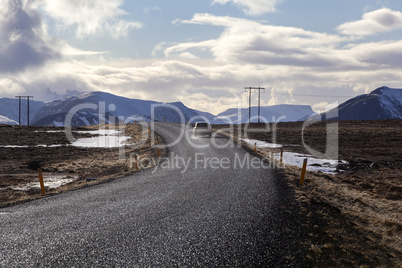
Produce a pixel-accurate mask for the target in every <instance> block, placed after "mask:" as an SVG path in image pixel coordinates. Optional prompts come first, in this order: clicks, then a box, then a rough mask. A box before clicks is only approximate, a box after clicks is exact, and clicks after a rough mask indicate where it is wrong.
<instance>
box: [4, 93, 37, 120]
mask: <svg viewBox="0 0 402 268" xmlns="http://www.w3.org/2000/svg"><path fill="white" fill-rule="evenodd" d="M44 105H45V104H44V103H43V102H41V101H35V100H32V99H30V100H29V123H30V124H32V123H33V122H34V117H35V114H36V113H37V112H38V110H39V109H40V108H42V107H43V106H44ZM18 107H19V100H18V99H11V98H0V115H1V116H3V117H4V118H3V120H1V121H0V122H8V120H11V121H9V122H11V123H12V122H16V124H18V114H19V111H18V109H19V108H18ZM27 110H28V102H27V100H26V99H21V124H24V125H26V124H27V121H28V120H27V114H28V113H27ZM5 118H7V119H5ZM11 123H0V124H11Z"/></svg>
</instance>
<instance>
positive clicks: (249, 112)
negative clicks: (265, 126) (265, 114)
mask: <svg viewBox="0 0 402 268" xmlns="http://www.w3.org/2000/svg"><path fill="white" fill-rule="evenodd" d="M244 89H245V90H248V93H249V103H248V121H249V122H250V118H251V91H252V90H253V89H258V123H260V96H261V89H262V90H265V88H263V87H245V88H244Z"/></svg>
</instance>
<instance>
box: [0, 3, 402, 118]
mask: <svg viewBox="0 0 402 268" xmlns="http://www.w3.org/2000/svg"><path fill="white" fill-rule="evenodd" d="M401 12H402V1H401V0H388V1H385V0H352V1H351V0H336V1H334V0H303V1H301V0H169V1H166V0H131V1H128V0H126V1H124V0H105V1H103V0H57V1H55V0H0V97H12V98H13V97H14V96H15V95H25V94H29V95H34V96H35V99H36V100H41V99H46V98H49V96H50V95H51V94H49V89H50V90H51V91H53V92H56V93H59V94H64V93H65V91H66V90H78V91H94V90H100V91H107V92H110V93H113V94H116V95H121V96H125V97H130V98H139V99H149V100H156V101H163V102H170V101H182V102H183V103H184V104H185V105H187V106H189V107H191V108H195V109H199V110H203V111H208V112H212V113H215V114H217V113H219V112H222V111H224V110H226V109H227V108H230V107H236V105H237V103H238V102H239V101H240V100H241V103H242V105H243V106H244V107H247V105H248V102H247V101H246V100H247V96H248V95H247V94H246V93H245V92H244V87H247V86H261V87H265V88H266V91H265V92H264V93H262V94H261V97H262V99H261V103H262V105H273V104H283V103H288V104H309V105H311V106H312V107H313V109H314V110H316V111H318V110H320V109H322V108H323V107H324V106H325V105H326V104H328V103H330V102H333V101H339V102H343V101H345V100H347V99H348V98H350V97H348V96H356V95H358V94H363V93H368V92H370V91H372V90H374V89H375V88H377V87H380V86H382V85H387V86H390V87H396V88H402V75H401V74H402V13H401ZM303 95H310V96H303ZM311 95H314V96H311ZM335 96H342V97H335ZM256 97H257V94H256V93H254V94H253V100H252V102H253V105H257V99H256Z"/></svg>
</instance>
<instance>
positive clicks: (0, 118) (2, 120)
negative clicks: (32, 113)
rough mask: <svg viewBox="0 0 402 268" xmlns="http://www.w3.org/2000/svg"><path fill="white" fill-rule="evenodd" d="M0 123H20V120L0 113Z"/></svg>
mask: <svg viewBox="0 0 402 268" xmlns="http://www.w3.org/2000/svg"><path fill="white" fill-rule="evenodd" d="M0 125H18V122H17V121H14V120H12V119H10V118H8V117H5V116H2V115H0Z"/></svg>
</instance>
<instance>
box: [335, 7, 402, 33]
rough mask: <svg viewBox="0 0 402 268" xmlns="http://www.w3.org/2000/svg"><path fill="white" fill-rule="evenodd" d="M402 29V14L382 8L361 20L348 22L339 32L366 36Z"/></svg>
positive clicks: (366, 14) (339, 28) (340, 27)
mask: <svg viewBox="0 0 402 268" xmlns="http://www.w3.org/2000/svg"><path fill="white" fill-rule="evenodd" d="M395 29H402V13H401V12H399V11H393V10H391V9H389V8H381V9H378V10H375V11H371V12H368V13H365V14H364V15H363V17H362V19H361V20H358V21H352V22H346V23H344V24H342V25H340V26H339V27H338V28H337V30H338V31H339V32H340V33H342V34H346V35H356V36H365V35H373V34H376V33H381V32H387V31H392V30H395Z"/></svg>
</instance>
